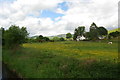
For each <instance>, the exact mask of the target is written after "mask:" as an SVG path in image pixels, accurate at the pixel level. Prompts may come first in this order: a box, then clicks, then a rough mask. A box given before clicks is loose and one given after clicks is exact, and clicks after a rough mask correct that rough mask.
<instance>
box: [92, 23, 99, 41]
mask: <svg viewBox="0 0 120 80" xmlns="http://www.w3.org/2000/svg"><path fill="white" fill-rule="evenodd" d="M98 35H99V32H98V27H97V25H96V24H95V23H94V22H93V23H92V24H91V26H90V38H91V39H92V40H97V39H98Z"/></svg>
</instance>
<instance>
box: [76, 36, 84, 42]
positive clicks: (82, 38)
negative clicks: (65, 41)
mask: <svg viewBox="0 0 120 80" xmlns="http://www.w3.org/2000/svg"><path fill="white" fill-rule="evenodd" d="M85 39H86V38H85V37H84V36H83V35H82V36H77V38H76V40H77V41H80V40H85Z"/></svg>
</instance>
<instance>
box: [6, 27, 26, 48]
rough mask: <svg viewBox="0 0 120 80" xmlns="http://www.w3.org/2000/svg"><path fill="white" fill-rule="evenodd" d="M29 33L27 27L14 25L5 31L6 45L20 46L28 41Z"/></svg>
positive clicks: (10, 46) (11, 46) (8, 46)
mask: <svg viewBox="0 0 120 80" xmlns="http://www.w3.org/2000/svg"><path fill="white" fill-rule="evenodd" d="M27 35H28V32H27V30H26V28H25V27H22V28H19V26H15V25H12V26H10V28H9V29H8V30H6V31H5V32H4V39H5V46H6V47H7V48H13V47H16V46H19V45H20V44H22V43H24V42H26V38H27Z"/></svg>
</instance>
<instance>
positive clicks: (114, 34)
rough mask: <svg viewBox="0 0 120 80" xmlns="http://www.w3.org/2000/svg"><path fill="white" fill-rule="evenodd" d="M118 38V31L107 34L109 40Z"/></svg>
mask: <svg viewBox="0 0 120 80" xmlns="http://www.w3.org/2000/svg"><path fill="white" fill-rule="evenodd" d="M118 36H120V32H118V31H115V32H111V33H110V34H109V37H110V38H111V37H118Z"/></svg>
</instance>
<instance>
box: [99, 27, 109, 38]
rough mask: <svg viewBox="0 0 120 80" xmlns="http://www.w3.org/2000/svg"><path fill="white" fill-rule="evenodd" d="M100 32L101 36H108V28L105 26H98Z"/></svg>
mask: <svg viewBox="0 0 120 80" xmlns="http://www.w3.org/2000/svg"><path fill="white" fill-rule="evenodd" d="M98 32H99V36H106V35H107V34H108V31H107V29H106V28H104V27H98Z"/></svg>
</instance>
